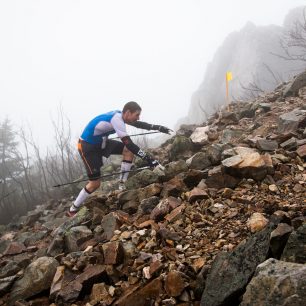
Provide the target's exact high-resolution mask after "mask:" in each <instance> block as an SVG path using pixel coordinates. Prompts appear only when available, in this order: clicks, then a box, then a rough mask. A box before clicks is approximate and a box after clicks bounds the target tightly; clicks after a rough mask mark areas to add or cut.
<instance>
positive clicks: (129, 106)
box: [122, 101, 141, 123]
mask: <svg viewBox="0 0 306 306" xmlns="http://www.w3.org/2000/svg"><path fill="white" fill-rule="evenodd" d="M140 113H141V107H140V106H139V104H138V103H136V102H134V101H131V102H128V103H126V104H125V105H124V107H123V110H122V118H123V120H124V121H125V122H126V123H132V122H135V121H137V120H139V116H140Z"/></svg>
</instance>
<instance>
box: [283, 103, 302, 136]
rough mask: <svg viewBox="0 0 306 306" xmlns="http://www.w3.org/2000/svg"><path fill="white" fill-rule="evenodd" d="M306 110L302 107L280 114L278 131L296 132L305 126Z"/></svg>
mask: <svg viewBox="0 0 306 306" xmlns="http://www.w3.org/2000/svg"><path fill="white" fill-rule="evenodd" d="M305 124H306V111H305V110H301V109H294V110H293V111H291V112H289V113H285V114H282V115H280V116H279V119H278V130H277V131H278V133H289V132H295V131H296V129H297V128H299V127H305Z"/></svg>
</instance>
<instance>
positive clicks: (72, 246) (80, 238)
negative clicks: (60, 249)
mask: <svg viewBox="0 0 306 306" xmlns="http://www.w3.org/2000/svg"><path fill="white" fill-rule="evenodd" d="M92 236H93V234H92V231H91V230H90V229H89V228H88V227H87V226H85V225H80V226H75V227H72V228H71V229H70V230H69V231H68V232H66V234H65V245H66V248H67V251H68V252H76V251H78V250H79V247H80V245H81V244H82V243H84V242H85V241H87V240H89V239H91V238H92Z"/></svg>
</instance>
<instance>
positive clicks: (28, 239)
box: [16, 231, 48, 246]
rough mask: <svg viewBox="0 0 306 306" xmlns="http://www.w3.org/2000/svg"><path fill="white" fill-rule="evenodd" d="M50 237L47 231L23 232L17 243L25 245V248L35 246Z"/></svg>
mask: <svg viewBox="0 0 306 306" xmlns="http://www.w3.org/2000/svg"><path fill="white" fill-rule="evenodd" d="M47 235H48V232H47V231H39V232H35V233H30V232H23V233H21V235H19V236H18V237H17V238H16V241H17V242H21V243H23V244H24V245H25V246H28V245H30V244H33V243H35V242H37V241H39V240H41V239H43V238H44V237H46V236H47Z"/></svg>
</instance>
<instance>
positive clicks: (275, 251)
mask: <svg viewBox="0 0 306 306" xmlns="http://www.w3.org/2000/svg"><path fill="white" fill-rule="evenodd" d="M292 230H293V228H292V227H291V226H290V225H288V224H286V223H279V224H278V225H277V227H276V229H275V230H274V231H273V232H272V233H271V237H270V249H271V252H272V255H273V257H274V258H277V259H279V258H280V256H281V254H282V252H283V250H284V247H285V245H286V243H287V240H288V238H289V235H290V234H291V232H292Z"/></svg>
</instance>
